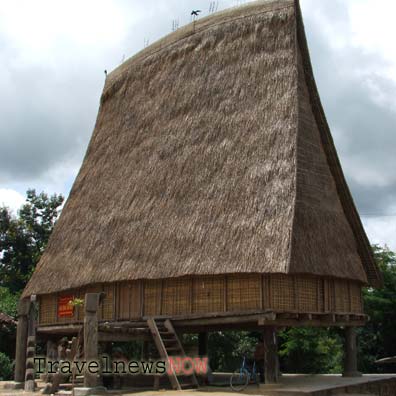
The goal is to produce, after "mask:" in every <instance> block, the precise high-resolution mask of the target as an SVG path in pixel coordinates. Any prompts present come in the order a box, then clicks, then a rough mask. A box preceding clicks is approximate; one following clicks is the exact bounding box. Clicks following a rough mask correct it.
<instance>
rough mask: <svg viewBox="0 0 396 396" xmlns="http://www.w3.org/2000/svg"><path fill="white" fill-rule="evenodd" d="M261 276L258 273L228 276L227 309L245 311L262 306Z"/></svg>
mask: <svg viewBox="0 0 396 396" xmlns="http://www.w3.org/2000/svg"><path fill="white" fill-rule="evenodd" d="M260 283H261V278H260V276H257V275H256V274H252V275H245V276H240V275H232V276H228V277H227V310H228V311H243V310H249V309H260V308H261V306H262V296H261V284H260Z"/></svg>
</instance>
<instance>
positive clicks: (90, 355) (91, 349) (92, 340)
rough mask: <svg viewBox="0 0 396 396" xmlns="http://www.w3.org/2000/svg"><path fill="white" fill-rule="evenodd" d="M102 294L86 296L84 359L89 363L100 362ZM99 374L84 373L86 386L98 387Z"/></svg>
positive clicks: (87, 371) (88, 294)
mask: <svg viewBox="0 0 396 396" xmlns="http://www.w3.org/2000/svg"><path fill="white" fill-rule="evenodd" d="M100 298H101V293H87V294H86V295H85V304H84V307H85V315H84V357H85V360H86V361H87V362H92V361H96V362H97V361H98V308H99V303H100ZM98 377H99V369H98V373H92V372H89V370H86V371H85V373H84V386H85V387H87V388H94V387H96V386H98V382H99V381H98Z"/></svg>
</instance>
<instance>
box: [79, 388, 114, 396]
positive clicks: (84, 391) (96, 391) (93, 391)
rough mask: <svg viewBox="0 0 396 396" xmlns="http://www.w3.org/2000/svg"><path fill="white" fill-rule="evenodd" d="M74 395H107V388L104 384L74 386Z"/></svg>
mask: <svg viewBox="0 0 396 396" xmlns="http://www.w3.org/2000/svg"><path fill="white" fill-rule="evenodd" d="M73 393H74V396H92V395H106V394H107V393H108V392H107V388H105V387H104V386H95V387H94V388H74V390H73Z"/></svg>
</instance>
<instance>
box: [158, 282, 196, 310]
mask: <svg viewBox="0 0 396 396" xmlns="http://www.w3.org/2000/svg"><path fill="white" fill-rule="evenodd" d="M191 291H192V279H184V278H176V279H166V280H164V281H163V285H162V298H161V301H162V310H161V313H162V315H171V316H175V315H183V314H187V313H190V312H192V308H191V302H192V301H191V300H192V299H191V295H190V294H191Z"/></svg>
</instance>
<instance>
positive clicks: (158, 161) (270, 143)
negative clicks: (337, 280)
mask: <svg viewBox="0 0 396 396" xmlns="http://www.w3.org/2000/svg"><path fill="white" fill-rule="evenodd" d="M193 29H194V27H193V25H188V26H186V27H184V28H182V29H179V30H178V31H177V32H175V33H172V34H170V35H169V36H167V37H165V38H164V39H162V40H160V41H158V42H157V43H155V44H153V45H151V46H150V47H148V48H146V49H145V50H144V51H142V52H140V53H138V54H137V55H135V56H134V57H132V58H131V59H129V60H128V61H126V62H125V63H124V64H122V65H121V66H120V67H119V68H117V69H116V70H114V71H113V72H112V73H111V74H109V76H108V78H107V80H106V84H105V87H104V92H103V95H102V98H101V105H100V110H99V114H98V118H97V122H96V126H95V130H94V132H93V136H92V139H91V142H90V144H89V147H88V150H87V153H86V156H85V159H84V162H83V164H82V167H81V170H80V172H79V174H78V176H77V179H76V181H75V183H74V185H73V188H72V191H71V193H70V196H69V199H68V201H67V203H66V205H65V208H64V210H63V212H62V215H61V217H60V219H59V222H58V224H57V225H56V227H55V230H54V232H53V234H52V236H51V239H50V242H49V245H48V247H47V249H46V251H45V253H44V255H43V257H42V259H41V261H40V263H39V265H38V267H37V269H36V271H35V273H34V275H33V277H32V279H31V281H30V282H29V284H28V286H27V287H26V290H25V294H24V295H25V296H27V295H29V294H31V293H37V294H40V293H47V292H54V291H59V290H63V289H69V288H74V287H79V286H83V285H86V284H90V283H97V282H113V281H119V280H128V279H146V278H165V277H176V276H184V275H197V274H201V275H202V274H224V273H242V272H244V273H304V274H315V275H320V276H329V277H342V278H348V279H353V280H357V281H360V282H362V283H367V282H368V283H370V284H371V285H379V284H380V282H381V280H380V279H381V278H380V273H379V271H378V268H377V267H376V265H375V263H374V261H373V256H372V252H371V250H370V245H369V243H368V240H367V237H366V235H365V232H364V230H363V227H362V224H361V222H360V219H359V216H358V214H357V211H356V208H355V206H354V203H353V200H352V198H351V195H350V193H349V190H348V187H347V184H346V182H345V179H344V176H343V173H342V170H341V166H340V163H339V161H338V158H337V154H336V151H335V148H334V144H333V141H332V139H331V135H330V131H329V128H328V125H327V123H326V119H325V116H324V113H323V110H322V106H321V104H320V100H319V96H318V93H317V90H316V87H315V82H314V79H313V74H312V69H311V65H310V60H309V54H308V49H307V44H306V40H305V33H304V28H303V24H302V19H301V16H300V11H299V6H298V4H296V3H295V2H294V1H292V0H282V1H271V2H269V1H259V2H257V3H252V4H249V5H247V6H244V7H241V8H237V9H231V10H229V11H225V12H221V13H218V14H214V15H212V16H209V17H207V18H203V19H201V20H199V21H197V22H196V24H195V30H193Z"/></svg>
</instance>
